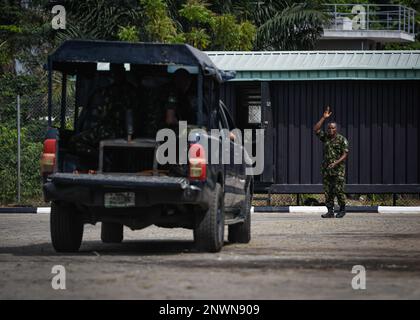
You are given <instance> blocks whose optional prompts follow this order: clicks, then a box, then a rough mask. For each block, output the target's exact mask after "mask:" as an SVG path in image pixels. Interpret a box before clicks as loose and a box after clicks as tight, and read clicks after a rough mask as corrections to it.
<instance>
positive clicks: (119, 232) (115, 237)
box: [101, 222, 124, 243]
mask: <svg viewBox="0 0 420 320" xmlns="http://www.w3.org/2000/svg"><path fill="white" fill-rule="evenodd" d="M123 238H124V226H123V225H122V224H121V223H113V222H102V225H101V239H102V242H104V243H121V242H122V241H123Z"/></svg>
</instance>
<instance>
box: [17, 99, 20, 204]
mask: <svg viewBox="0 0 420 320" xmlns="http://www.w3.org/2000/svg"><path fill="white" fill-rule="evenodd" d="M20 182H21V176H20V95H18V96H17V202H18V204H19V203H20Z"/></svg>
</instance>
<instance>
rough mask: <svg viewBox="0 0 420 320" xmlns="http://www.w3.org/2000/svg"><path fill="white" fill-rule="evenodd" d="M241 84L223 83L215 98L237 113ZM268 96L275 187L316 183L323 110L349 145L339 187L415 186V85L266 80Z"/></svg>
mask: <svg viewBox="0 0 420 320" xmlns="http://www.w3.org/2000/svg"><path fill="white" fill-rule="evenodd" d="M243 85H246V83H242V84H241V83H239V82H237V83H229V84H227V85H225V86H224V88H223V89H222V90H221V98H222V99H223V100H227V101H228V103H227V104H228V105H230V106H233V108H241V106H240V105H238V101H239V97H237V96H235V95H237V94H238V92H241V90H239V87H240V86H243ZM270 93H271V105H272V109H273V127H274V133H275V134H274V136H273V139H272V141H273V143H274V147H273V152H274V158H275V159H276V160H275V162H276V165H275V170H274V183H275V184H279V185H290V184H299V185H319V184H321V174H320V166H321V161H322V144H321V143H320V142H319V141H318V138H317V137H316V136H315V135H314V134H313V131H312V128H313V126H314V124H315V123H316V122H317V121H318V120H319V118H320V117H321V115H322V113H323V110H324V108H325V106H326V105H330V106H331V108H332V111H333V115H332V117H331V121H336V122H337V123H338V124H339V129H340V131H341V133H342V134H343V135H344V136H346V137H347V139H348V140H349V142H350V154H349V158H348V161H347V181H346V183H347V184H352V185H371V184H372V185H388V184H398V185H405V184H417V185H418V184H420V170H419V165H420V162H419V156H420V155H419V151H420V150H419V148H420V146H419V143H420V139H419V122H420V112H419V108H420V82H419V81H361V80H340V81H288V82H281V81H276V82H274V81H273V82H270ZM236 112H238V111H237V110H236ZM234 113H235V111H234Z"/></svg>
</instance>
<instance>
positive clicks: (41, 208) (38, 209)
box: [36, 207, 51, 213]
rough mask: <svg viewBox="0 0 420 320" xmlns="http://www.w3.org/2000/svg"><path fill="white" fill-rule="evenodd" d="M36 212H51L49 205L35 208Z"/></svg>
mask: <svg viewBox="0 0 420 320" xmlns="http://www.w3.org/2000/svg"><path fill="white" fill-rule="evenodd" d="M36 213H51V208H50V207H39V208H36Z"/></svg>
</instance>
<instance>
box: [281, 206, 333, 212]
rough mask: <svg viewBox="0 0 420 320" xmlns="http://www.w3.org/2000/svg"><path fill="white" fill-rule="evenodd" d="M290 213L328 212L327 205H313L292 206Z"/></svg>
mask: <svg viewBox="0 0 420 320" xmlns="http://www.w3.org/2000/svg"><path fill="white" fill-rule="evenodd" d="M289 212H290V213H292V212H293V213H327V212H328V209H327V207H322V206H320V207H311V206H290V207H289Z"/></svg>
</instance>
